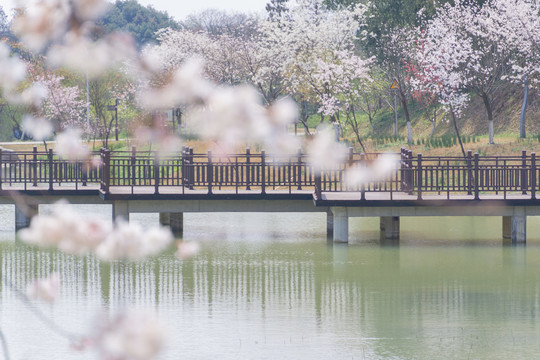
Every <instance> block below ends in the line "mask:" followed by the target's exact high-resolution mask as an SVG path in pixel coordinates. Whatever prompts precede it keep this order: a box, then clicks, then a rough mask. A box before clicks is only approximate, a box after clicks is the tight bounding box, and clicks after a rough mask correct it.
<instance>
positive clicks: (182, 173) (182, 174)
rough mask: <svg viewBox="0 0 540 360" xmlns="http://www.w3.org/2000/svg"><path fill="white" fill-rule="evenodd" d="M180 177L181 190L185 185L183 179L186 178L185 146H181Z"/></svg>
mask: <svg viewBox="0 0 540 360" xmlns="http://www.w3.org/2000/svg"><path fill="white" fill-rule="evenodd" d="M180 164H181V165H180V169H179V171H180V179H182V192H183V191H184V187H185V185H186V184H185V180H186V147H185V146H182V153H181V155H180Z"/></svg>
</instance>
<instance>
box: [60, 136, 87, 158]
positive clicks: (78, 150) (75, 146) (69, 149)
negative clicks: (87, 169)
mask: <svg viewBox="0 0 540 360" xmlns="http://www.w3.org/2000/svg"><path fill="white" fill-rule="evenodd" d="M81 134H82V131H81V130H79V129H67V130H66V131H64V132H62V133H60V134H58V135H57V136H56V153H57V154H58V156H60V157H61V158H63V159H67V160H72V161H78V160H85V159H87V158H88V157H89V156H90V150H89V149H88V146H86V144H84V143H83V141H82V139H81Z"/></svg>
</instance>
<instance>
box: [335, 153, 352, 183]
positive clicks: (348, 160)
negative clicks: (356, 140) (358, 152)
mask: <svg viewBox="0 0 540 360" xmlns="http://www.w3.org/2000/svg"><path fill="white" fill-rule="evenodd" d="M353 163H354V149H353V147H352V146H349V156H348V159H347V164H346V165H345V169H343V174H345V173H346V172H347V169H350V168H352V167H353ZM343 174H341V176H340V177H339V178H338V177H336V190H337V182H338V181H339V180H340V179H341V180H342V181H341V184H340V186H343V185H342V184H343V183H344V181H343V178H344V177H343ZM345 185H346V188H345V190H349V189H348V186H347V184H346V183H345ZM341 190H343V187H342V188H341Z"/></svg>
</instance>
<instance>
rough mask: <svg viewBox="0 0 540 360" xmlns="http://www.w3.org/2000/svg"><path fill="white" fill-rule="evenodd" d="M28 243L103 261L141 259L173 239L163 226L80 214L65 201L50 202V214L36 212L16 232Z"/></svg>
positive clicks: (157, 251)
mask: <svg viewBox="0 0 540 360" xmlns="http://www.w3.org/2000/svg"><path fill="white" fill-rule="evenodd" d="M18 235H19V238H20V239H21V240H22V241H24V242H26V243H28V244H31V245H37V246H43V247H56V248H58V249H59V250H61V251H63V252H65V253H68V254H74V255H85V254H88V253H95V254H96V255H97V256H98V257H99V258H100V259H102V260H105V261H114V260H121V259H126V260H141V259H143V258H144V257H146V256H152V255H156V254H157V253H159V252H161V251H163V250H164V249H165V248H166V247H167V246H169V245H170V244H171V243H172V241H173V240H174V238H173V235H172V233H171V232H170V230H169V229H168V228H166V227H156V228H150V229H148V230H144V229H143V228H142V227H141V225H140V224H138V223H127V222H125V221H123V220H119V221H117V223H116V224H115V226H113V225H112V224H111V222H109V221H106V220H103V219H99V218H96V217H93V216H89V215H84V216H83V215H80V214H79V213H78V212H77V211H75V209H73V207H72V206H70V205H69V204H67V203H65V202H61V203H57V204H55V205H54V206H53V211H52V213H51V214H41V215H36V216H34V217H33V218H32V221H31V223H30V227H29V228H27V229H22V230H20V231H19V233H18Z"/></svg>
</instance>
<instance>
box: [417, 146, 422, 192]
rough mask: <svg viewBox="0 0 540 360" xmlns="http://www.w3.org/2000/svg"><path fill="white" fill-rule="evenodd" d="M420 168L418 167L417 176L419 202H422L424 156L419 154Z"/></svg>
mask: <svg viewBox="0 0 540 360" xmlns="http://www.w3.org/2000/svg"><path fill="white" fill-rule="evenodd" d="M417 161H418V167H417V170H416V171H417V176H418V184H417V187H418V200H422V154H418V159H417Z"/></svg>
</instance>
